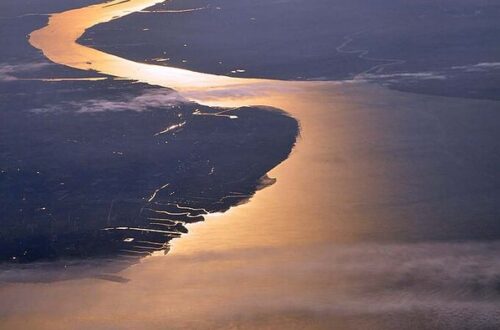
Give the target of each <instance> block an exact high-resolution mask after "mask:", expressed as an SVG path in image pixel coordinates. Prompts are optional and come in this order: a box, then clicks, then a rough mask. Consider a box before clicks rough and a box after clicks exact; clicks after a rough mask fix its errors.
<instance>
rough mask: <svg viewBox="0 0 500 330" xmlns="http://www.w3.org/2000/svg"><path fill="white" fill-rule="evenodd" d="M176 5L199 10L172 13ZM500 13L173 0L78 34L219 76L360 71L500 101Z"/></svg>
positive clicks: (470, 1) (463, 3) (333, 75)
mask: <svg viewBox="0 0 500 330" xmlns="http://www.w3.org/2000/svg"><path fill="white" fill-rule="evenodd" d="M177 9H197V10H194V11H188V12H183V13H172V12H168V10H177ZM165 11H167V12H165ZM499 21H500V4H498V3H497V2H495V1H475V0H458V1H456V0H444V1H438V2H436V1H431V0H418V1H402V0H383V1H376V2H374V1H370V0H354V1H352V0H340V1H335V2H332V1H330V0H316V1H314V3H311V1H307V0H288V1H267V0H241V1H232V0H186V1H179V0H174V1H169V2H165V3H163V4H159V5H156V6H154V7H152V8H150V9H149V10H148V11H147V12H142V13H134V14H132V15H130V16H127V17H124V18H122V19H120V20H117V21H113V22H110V23H106V24H103V25H100V26H97V27H95V28H92V29H91V30H90V31H88V32H87V33H86V34H85V35H84V36H83V37H82V38H81V40H80V42H81V43H83V44H86V45H90V46H92V47H95V48H98V49H101V50H104V51H106V52H109V53H113V54H118V55H120V56H122V57H125V58H129V59H133V60H136V61H143V62H150V63H155V64H159V65H162V64H163V65H168V66H174V67H181V68H187V69H192V70H195V71H200V72H208V73H214V74H224V75H233V76H241V77H264V78H279V79H292V80H302V79H316V80H346V79H353V78H357V79H367V80H369V81H374V82H380V83H383V84H384V85H387V86H389V87H391V88H395V89H399V90H404V91H409V92H418V93H425V94H434V95H445V96H458V97H469V98H482V99H495V100H498V99H500V90H499V87H498V86H499V82H500V43H498V35H499V33H500V25H499V24H498V22H499ZM200 54H203V55H202V56H200ZM485 64H486V65H485ZM478 65H479V67H478ZM481 65H482V66H481ZM365 73H366V74H365Z"/></svg>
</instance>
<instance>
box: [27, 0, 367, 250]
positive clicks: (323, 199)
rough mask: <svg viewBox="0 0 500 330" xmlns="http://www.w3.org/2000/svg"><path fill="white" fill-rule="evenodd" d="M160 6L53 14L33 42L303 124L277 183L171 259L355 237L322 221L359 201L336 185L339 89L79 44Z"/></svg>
mask: <svg viewBox="0 0 500 330" xmlns="http://www.w3.org/2000/svg"><path fill="white" fill-rule="evenodd" d="M160 2H163V1H161V0H150V1H146V0H131V1H128V2H121V1H113V2H110V3H106V4H104V5H103V4H100V5H94V6H89V7H85V8H81V9H75V10H70V11H67V12H63V13H60V14H56V15H53V16H51V17H50V20H49V24H48V25H47V26H46V27H44V28H42V29H40V30H37V31H34V32H33V33H32V34H31V36H30V42H31V44H32V45H33V46H35V47H37V48H39V49H41V50H42V51H43V53H44V54H45V56H47V57H48V58H49V59H51V60H52V61H54V62H56V63H59V64H63V65H67V66H70V67H74V68H78V69H84V70H95V71H98V72H100V73H104V74H108V75H112V76H116V77H121V78H128V79H134V80H138V81H140V82H144V83H149V84H153V85H160V86H164V87H168V88H173V89H174V90H176V91H177V92H179V93H180V94H181V95H182V96H184V97H186V98H188V99H190V100H194V101H197V102H200V103H203V104H206V105H212V106H225V107H238V106H245V105H265V106H271V107H276V108H279V109H284V110H285V111H287V112H288V113H290V114H291V115H292V116H293V117H295V118H297V119H298V120H299V122H300V125H301V138H300V140H299V142H298V145H297V147H296V149H295V150H294V151H293V153H292V155H291V157H290V159H288V160H287V161H285V162H284V163H282V164H281V165H279V166H278V167H277V168H275V169H273V170H272V171H271V173H270V175H271V176H272V177H276V178H277V179H278V183H277V184H276V185H274V186H272V187H270V188H267V189H265V190H263V191H260V192H258V193H257V195H256V196H255V197H254V198H253V199H252V201H251V202H250V203H248V204H246V205H242V206H239V207H236V208H234V209H232V210H230V211H229V212H226V213H225V214H223V215H211V216H208V217H207V221H206V222H204V223H201V224H198V225H191V226H190V227H189V230H190V232H191V234H190V235H187V236H189V237H188V238H186V237H184V238H183V239H181V240H177V241H176V242H174V243H173V246H174V249H173V251H175V252H174V253H180V252H181V251H182V252H183V253H189V251H193V252H194V251H195V250H202V249H206V248H207V246H210V247H214V248H215V247H219V248H226V249H228V248H234V247H238V246H239V247H249V246H262V245H264V246H266V245H269V244H290V243H291V242H301V241H307V242H318V240H327V241H328V240H332V236H333V237H337V236H338V237H339V239H340V238H341V239H342V240H345V239H348V238H349V237H351V236H352V233H351V232H350V230H346V229H347V228H344V226H343V225H342V226H340V227H341V228H336V227H335V226H333V225H332V223H331V222H325V221H324V220H325V219H330V218H332V217H334V216H335V212H338V211H339V209H338V208H335V209H332V207H333V206H334V205H336V204H335V203H333V201H336V203H337V204H339V205H346V203H348V202H349V200H348V197H349V196H350V195H349V193H351V194H357V193H359V189H358V188H360V187H357V186H352V184H351V182H350V183H349V184H348V185H342V184H341V182H346V178H349V177H353V176H354V175H355V174H354V173H356V171H357V169H355V168H352V167H350V168H345V166H344V165H343V163H342V162H340V163H339V162H336V160H335V157H338V156H336V153H340V152H341V151H342V149H343V148H344V147H345V145H346V137H345V136H344V135H343V134H344V133H345V131H344V130H341V129H340V130H339V129H338V127H332V124H331V121H330V119H329V118H328V117H331V116H334V115H335V114H336V113H337V111H343V110H345V109H341V108H345V107H349V105H348V102H345V101H344V102H343V103H342V101H341V100H340V98H339V95H338V93H332V91H335V90H337V89H338V87H339V84H338V83H334V82H291V81H278V80H264V79H242V78H232V77H225V76H216V75H210V74H203V73H198V72H193V71H188V70H183V69H177V68H171V67H166V66H156V65H149V64H143V63H137V62H133V61H129V60H126V59H123V58H120V57H117V56H114V55H110V54H107V53H104V52H101V51H98V50H95V49H92V48H89V47H86V46H82V45H79V44H78V43H76V40H77V39H78V38H79V37H80V36H81V35H82V34H83V33H84V31H85V30H86V29H88V28H90V27H92V26H94V25H96V24H99V23H103V22H108V21H110V20H112V19H116V18H117V17H121V16H125V15H127V14H129V13H132V12H136V11H140V10H143V9H145V8H147V7H150V6H152V5H154V4H156V3H160ZM349 139H351V140H352V139H353V136H352V135H351V136H349ZM332 164H334V165H333V166H332ZM335 164H337V166H335ZM347 181H348V180H347ZM333 182H335V186H332V183H333ZM363 194H364V193H363ZM351 198H354V196H351ZM214 218H217V220H215V219H214ZM325 225H326V226H327V227H326V228H325ZM332 226H333V227H332ZM350 226H353V224H351V225H350Z"/></svg>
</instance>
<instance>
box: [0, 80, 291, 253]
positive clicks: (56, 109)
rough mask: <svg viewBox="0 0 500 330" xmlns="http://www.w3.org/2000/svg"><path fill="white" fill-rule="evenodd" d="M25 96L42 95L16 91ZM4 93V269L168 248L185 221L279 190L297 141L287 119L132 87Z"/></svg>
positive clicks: (0, 116)
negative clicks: (277, 169) (275, 176)
mask: <svg viewBox="0 0 500 330" xmlns="http://www.w3.org/2000/svg"><path fill="white" fill-rule="evenodd" d="M26 88H28V89H32V90H36V91H37V92H36V94H37V97H36V98H31V97H27V95H26V94H25V93H23V92H17V93H16V90H17V91H19V89H23V90H25V89H26ZM2 94H3V95H2V96H3V97H2V96H0V97H2V98H3V99H5V100H7V101H8V102H3V105H2V109H1V111H0V123H1V124H0V135H1V137H0V150H1V157H0V159H1V162H0V198H1V200H2V205H1V210H2V212H1V214H2V218H1V223H2V231H1V234H0V251H1V252H0V258H1V259H3V260H11V261H19V262H26V261H35V260H39V259H56V258H61V257H93V256H108V255H114V254H120V255H121V254H127V255H129V256H136V257H140V256H144V255H147V254H149V253H150V252H152V251H155V250H162V249H166V247H167V244H166V243H168V241H170V239H172V238H174V237H178V236H180V234H181V233H185V232H187V230H186V228H185V227H184V224H185V223H190V222H197V221H202V220H203V217H202V216H203V215H204V214H206V213H209V212H210V213H213V212H222V211H225V210H227V209H228V208H229V207H230V206H232V205H236V204H238V203H241V202H243V201H245V200H247V199H248V198H249V197H250V196H251V195H252V194H253V193H254V192H255V190H256V189H259V188H260V187H262V186H265V185H266V184H270V183H272V180H270V179H268V178H265V174H266V172H268V171H269V170H270V169H272V168H273V167H274V166H276V165H277V164H278V163H280V162H281V161H282V160H284V159H285V158H286V157H287V156H288V154H289V152H290V150H291V148H292V146H293V145H294V142H295V137H296V135H297V133H298V125H297V122H296V121H295V120H294V119H292V118H290V117H289V116H287V115H285V114H284V113H282V112H280V111H276V110H270V109H262V108H239V109H218V108H209V107H204V106H200V105H197V104H195V103H191V102H188V101H185V100H182V99H181V98H180V97H179V96H178V95H177V94H176V93H175V92H173V91H171V90H167V89H162V88H155V87H148V86H145V85H141V84H133V83H131V82H129V81H112V80H105V81H91V82H70V83H68V82H64V83H60V82H50V83H48V82H25V81H11V82H2ZM56 94H57V100H56V101H55V102H54V101H53V100H52V98H53V97H54V96H55V95H56ZM6 95H8V98H7V97H6ZM263 177H264V178H263Z"/></svg>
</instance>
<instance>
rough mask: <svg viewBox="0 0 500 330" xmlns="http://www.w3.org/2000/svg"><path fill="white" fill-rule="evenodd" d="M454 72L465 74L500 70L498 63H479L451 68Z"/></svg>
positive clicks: (499, 63)
mask: <svg viewBox="0 0 500 330" xmlns="http://www.w3.org/2000/svg"><path fill="white" fill-rule="evenodd" d="M452 69H454V70H462V71H465V72H487V71H491V70H500V62H481V63H476V64H468V65H459V66H453V67H452Z"/></svg>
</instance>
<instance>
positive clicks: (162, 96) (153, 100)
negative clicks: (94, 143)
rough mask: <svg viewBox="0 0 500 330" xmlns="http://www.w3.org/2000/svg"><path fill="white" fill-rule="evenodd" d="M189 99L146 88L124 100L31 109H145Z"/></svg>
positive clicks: (75, 103) (84, 102)
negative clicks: (141, 92)
mask: <svg viewBox="0 0 500 330" xmlns="http://www.w3.org/2000/svg"><path fill="white" fill-rule="evenodd" d="M188 102H189V101H188V100H187V99H185V98H184V97H182V96H181V95H179V94H178V93H177V92H174V91H170V90H167V89H157V90H147V91H145V92H144V93H143V94H141V95H138V96H134V97H129V98H127V97H124V100H120V101H118V100H111V99H106V98H98V99H89V100H84V101H79V102H75V101H70V102H61V103H58V104H51V105H48V106H46V107H43V108H37V109H34V110H32V112H35V113H50V112H63V111H64V112H67V111H72V112H76V113H95V112H103V111H115V112H116V111H138V112H141V111H147V110H151V109H153V108H162V107H172V106H177V105H179V104H182V103H188Z"/></svg>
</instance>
